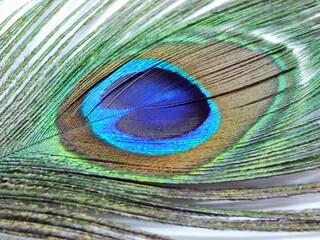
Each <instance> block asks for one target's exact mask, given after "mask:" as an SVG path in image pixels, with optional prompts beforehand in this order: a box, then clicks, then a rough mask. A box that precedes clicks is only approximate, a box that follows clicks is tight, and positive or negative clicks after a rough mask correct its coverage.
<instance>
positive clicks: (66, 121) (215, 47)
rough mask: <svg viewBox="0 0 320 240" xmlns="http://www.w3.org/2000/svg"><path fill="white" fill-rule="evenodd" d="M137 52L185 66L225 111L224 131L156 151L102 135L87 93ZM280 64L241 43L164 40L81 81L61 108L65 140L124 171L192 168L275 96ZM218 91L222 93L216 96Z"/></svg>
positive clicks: (223, 146) (234, 137)
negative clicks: (191, 144) (176, 149)
mask: <svg viewBox="0 0 320 240" xmlns="http://www.w3.org/2000/svg"><path fill="white" fill-rule="evenodd" d="M132 58H155V59H160V60H164V61H168V62H170V63H171V64H173V65H175V66H178V67H179V68H181V69H183V70H185V71H186V72H187V73H188V74H189V75H191V76H193V77H194V78H195V79H196V80H197V81H199V82H200V83H201V84H202V85H203V86H204V87H205V89H206V90H207V91H209V92H210V93H211V94H212V95H213V101H214V102H215V103H216V104H217V105H218V107H219V109H220V114H221V120H222V121H221V125H220V127H219V129H218V131H217V132H216V133H215V134H214V135H213V136H212V137H211V138H210V139H209V140H207V141H206V142H204V143H202V144H201V145H199V146H198V147H195V148H192V149H190V150H188V151H186V152H181V153H177V154H171V155H161V156H150V155H141V154H135V153H131V152H127V151H123V150H120V149H117V148H115V147H113V146H111V145H109V144H108V143H106V142H104V141H103V140H101V139H99V138H98V137H96V136H95V135H94V134H93V133H92V131H91V128H90V125H84V126H82V125H83V124H86V119H84V118H83V116H82V115H81V103H82V101H83V99H84V96H85V93H86V92H87V91H88V90H89V89H90V88H92V87H93V86H94V85H95V84H96V83H97V82H98V81H99V80H101V79H102V78H103V77H105V76H107V75H109V74H110V73H112V72H113V71H114V70H115V69H117V68H118V67H120V66H121V65H122V64H124V63H125V62H127V61H129V60H130V59H132ZM280 72H281V71H280V68H279V67H278V66H277V65H276V64H275V63H274V62H273V59H272V58H271V57H269V56H268V55H267V54H266V53H264V52H262V51H252V50H249V49H247V48H245V47H242V46H240V45H238V44H234V43H227V42H218V41H211V42H208V43H206V44H194V43H185V42H181V43H177V42H175V43H162V44H161V45H157V46H154V47H151V48H149V49H146V50H145V51H144V53H142V54H140V55H137V56H127V57H124V58H122V59H119V60H118V61H114V62H109V63H107V64H105V65H104V66H101V67H99V68H97V69H95V70H94V71H92V72H91V73H90V74H88V75H87V76H85V77H84V78H83V79H81V80H80V81H79V84H78V86H77V87H76V88H75V89H74V90H73V91H71V92H70V94H69V96H68V98H67V100H66V102H65V103H64V104H63V105H62V107H61V109H60V115H59V117H58V119H57V126H58V127H59V128H60V129H61V131H65V132H64V133H62V134H61V135H60V139H61V142H62V144H63V145H64V146H65V147H66V149H67V150H69V151H72V152H74V153H76V154H78V155H80V156H82V157H83V158H84V159H87V160H88V161H90V162H91V163H93V164H96V165H99V166H102V167H105V168H108V169H115V170H119V171H120V172H127V173H136V174H143V175H148V176H159V177H166V176H172V175H176V174H186V173H188V172H189V171H192V170H194V169H196V168H198V167H200V166H201V165H203V164H205V163H208V162H209V161H211V160H212V159H214V158H215V157H216V156H217V155H218V154H220V153H221V152H223V151H225V150H227V149H228V148H230V147H232V146H233V145H234V144H235V143H236V142H237V141H238V140H239V139H240V138H241V137H242V136H243V134H244V133H245V132H247V130H248V129H249V128H250V127H251V126H252V125H253V124H254V123H256V122H257V121H258V120H259V119H260V118H261V117H262V116H263V115H264V114H265V112H266V110H267V109H268V108H269V107H270V105H271V104H272V103H273V101H274V97H273V96H272V95H273V94H274V93H276V92H277V89H278V74H279V73H280ZM214 96H217V97H214Z"/></svg>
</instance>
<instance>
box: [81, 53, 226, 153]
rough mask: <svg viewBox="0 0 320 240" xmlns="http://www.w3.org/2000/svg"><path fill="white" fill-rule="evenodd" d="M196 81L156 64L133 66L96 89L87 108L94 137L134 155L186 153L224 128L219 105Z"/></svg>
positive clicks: (142, 61) (169, 66) (165, 64)
mask: <svg viewBox="0 0 320 240" xmlns="http://www.w3.org/2000/svg"><path fill="white" fill-rule="evenodd" d="M209 97H210V94H209V92H207V91H206V90H205V89H204V88H203V87H202V86H201V85H200V83H198V82H197V81H196V80H195V79H193V78H192V77H191V76H189V75H188V74H187V73H186V72H185V71H183V70H181V69H180V68H178V67H176V66H173V65H172V64H170V63H168V62H165V61H160V60H157V59H139V60H131V61H129V62H128V63H126V64H124V65H123V66H122V67H120V68H119V69H117V70H116V71H115V72H114V73H112V74H111V75H110V76H108V77H106V78H105V79H103V80H102V81H101V82H100V83H99V84H97V85H96V86H94V87H93V88H92V89H91V90H90V91H89V93H88V94H87V95H86V97H85V99H84V101H83V104H82V113H83V116H84V117H85V118H87V119H88V121H89V122H90V123H91V126H92V131H93V133H94V134H96V135H97V136H98V137H99V138H101V139H103V140H105V141H106V142H107V143H109V144H112V145H114V146H115V147H118V148H120V149H123V150H127V151H130V152H134V153H140V154H149V155H161V154H172V153H178V152H181V151H186V150H188V149H190V148H192V147H196V146H198V145H199V144H201V143H203V142H204V141H206V140H208V139H209V138H210V137H211V136H212V135H213V134H214V133H215V132H216V131H217V130H218V128H219V125H220V113H219V109H218V107H217V105H216V104H215V103H214V102H213V101H212V100H210V99H208V98H209Z"/></svg>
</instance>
